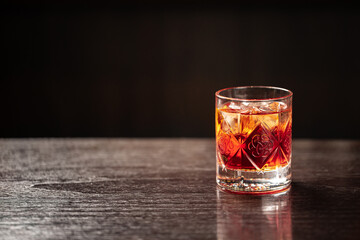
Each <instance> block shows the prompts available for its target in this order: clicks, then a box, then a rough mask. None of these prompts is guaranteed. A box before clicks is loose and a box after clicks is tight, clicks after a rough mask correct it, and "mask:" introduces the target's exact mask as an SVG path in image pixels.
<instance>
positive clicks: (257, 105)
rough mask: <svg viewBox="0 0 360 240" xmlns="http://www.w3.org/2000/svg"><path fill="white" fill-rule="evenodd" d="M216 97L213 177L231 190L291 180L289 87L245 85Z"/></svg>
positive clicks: (266, 188) (255, 189) (271, 187)
mask: <svg viewBox="0 0 360 240" xmlns="http://www.w3.org/2000/svg"><path fill="white" fill-rule="evenodd" d="M215 96H216V114H215V115H216V120H215V124H216V159H217V161H216V171H217V172H216V181H217V184H218V186H219V187H220V188H221V189H222V190H225V191H230V192H234V193H252V194H262V193H275V192H279V191H283V190H285V189H288V187H289V186H290V183H291V157H292V154H291V132H292V96H293V94H292V92H291V91H289V90H287V89H283V88H278V87H269V86H246V87H233V88H226V89H222V90H219V91H217V92H216V93H215Z"/></svg>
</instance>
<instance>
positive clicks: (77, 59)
mask: <svg viewBox="0 0 360 240" xmlns="http://www.w3.org/2000/svg"><path fill="white" fill-rule="evenodd" d="M265 2H266V1H264V2H263V4H258V5H250V4H249V3H247V4H240V3H235V1H218V2H217V1H212V2H211V3H208V4H207V5H202V4H201V2H200V1H183V3H182V2H181V1H178V2H177V3H172V4H164V3H162V2H160V1H144V2H141V1H135V3H133V2H131V1H128V2H125V3H124V2H122V3H117V4H114V3H109V2H99V3H97V4H90V5H89V4H87V5H86V4H84V3H81V2H80V1H78V2H76V1H75V3H74V2H73V1H65V2H63V1H55V3H54V2H53V3H51V4H49V3H41V2H35V3H32V4H28V3H26V1H24V2H21V1H20V2H17V3H16V4H13V3H11V2H10V3H2V4H1V10H0V12H1V25H0V26H1V47H0V48H1V56H2V59H3V61H2V67H1V69H2V70H1V81H2V83H1V88H0V107H1V113H2V114H1V117H0V137H90V136H93V137H211V136H214V92H215V91H216V90H218V89H221V88H225V87H229V86H241V85H273V86H279V87H284V88H288V89H291V90H293V92H294V129H293V135H294V137H308V138H310V137H311V138H358V137H359V136H360V127H359V113H358V112H359V107H358V105H359V104H358V103H359V97H360V96H359V94H358V93H359V90H358V89H359V88H358V85H359V84H358V82H359V80H360V68H359V67H360V61H359V53H360V51H359V43H360V27H359V26H360V14H359V13H360V11H359V9H358V8H355V7H354V6H351V5H350V4H349V3H347V4H339V3H336V2H335V3H334V2H332V3H331V4H324V3H322V1H319V2H317V4H316V5H309V4H300V3H296V4H291V5H284V3H281V2H280V3H279V2H278V3H276V4H265ZM184 3H186V4H184Z"/></svg>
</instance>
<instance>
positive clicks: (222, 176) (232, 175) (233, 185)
mask: <svg viewBox="0 0 360 240" xmlns="http://www.w3.org/2000/svg"><path fill="white" fill-rule="evenodd" d="M216 182H217V184H218V186H219V187H220V189H222V190H224V191H228V192H233V193H240V194H241V193H245V194H266V193H277V192H281V191H284V190H286V189H288V188H289V187H290V184H291V164H288V165H287V166H285V167H281V168H279V169H277V170H273V171H265V172H262V171H246V170H230V169H223V168H222V166H218V169H217V177H216Z"/></svg>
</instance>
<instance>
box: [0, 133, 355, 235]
mask: <svg viewBox="0 0 360 240" xmlns="http://www.w3.org/2000/svg"><path fill="white" fill-rule="evenodd" d="M214 146H215V143H214V141H213V140H212V139H10V140H9V139H7V140H0V190H1V191H0V239H317V238H327V239H357V238H358V236H359V235H360V228H359V226H360V217H359V216H360V204H359V199H360V174H359V171H358V169H359V168H360V141H340V140H327V141H325V140H322V141H320V140H318V141H314V140H295V141H294V143H293V156H294V157H293V179H294V182H293V184H292V188H291V190H290V191H288V192H287V193H285V194H282V195H267V196H248V195H246V196H245V195H233V194H229V193H223V192H221V191H219V190H218V189H217V188H216V184H215V150H214V149H215V147H214Z"/></svg>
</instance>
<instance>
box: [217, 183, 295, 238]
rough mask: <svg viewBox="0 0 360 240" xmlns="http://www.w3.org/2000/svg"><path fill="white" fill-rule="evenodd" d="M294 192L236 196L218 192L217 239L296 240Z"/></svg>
mask: <svg viewBox="0 0 360 240" xmlns="http://www.w3.org/2000/svg"><path fill="white" fill-rule="evenodd" d="M290 191H291V190H289V191H287V192H284V193H280V194H275V195H262V196H253V195H236V194H229V193H224V192H222V191H220V190H219V189H217V214H216V216H217V238H218V240H225V239H258V238H261V239H263V238H264V239H292V227H291V202H290V200H289V199H290Z"/></svg>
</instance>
